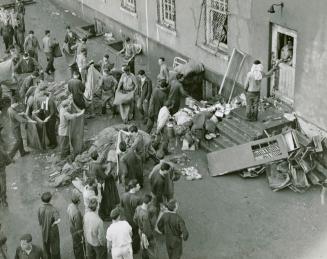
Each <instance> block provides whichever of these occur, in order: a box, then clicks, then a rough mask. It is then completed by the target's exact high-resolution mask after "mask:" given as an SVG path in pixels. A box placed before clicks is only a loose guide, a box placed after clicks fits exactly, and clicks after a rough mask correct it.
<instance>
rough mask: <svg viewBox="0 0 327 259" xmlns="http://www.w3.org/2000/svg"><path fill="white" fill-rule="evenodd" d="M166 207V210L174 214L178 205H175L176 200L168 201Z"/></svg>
mask: <svg viewBox="0 0 327 259" xmlns="http://www.w3.org/2000/svg"><path fill="white" fill-rule="evenodd" d="M166 207H167V209H168V210H169V211H174V212H176V211H177V209H178V203H177V201H176V200H170V201H169V202H168V203H167V205H166Z"/></svg>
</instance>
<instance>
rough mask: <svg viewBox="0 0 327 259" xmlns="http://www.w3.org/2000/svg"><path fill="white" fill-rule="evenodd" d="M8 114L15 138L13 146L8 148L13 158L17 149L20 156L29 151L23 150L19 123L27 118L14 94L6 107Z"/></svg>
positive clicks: (26, 120) (24, 121)
mask: <svg viewBox="0 0 327 259" xmlns="http://www.w3.org/2000/svg"><path fill="white" fill-rule="evenodd" d="M8 116H9V119H10V124H11V130H12V133H13V136H14V139H15V142H14V146H13V147H12V149H11V150H10V152H9V156H10V158H13V157H14V156H15V154H16V153H17V151H18V150H19V153H20V156H21V157H23V156H26V155H27V154H29V152H27V151H25V149H24V143H23V138H22V132H21V129H20V125H21V123H26V122H28V119H27V118H26V117H24V116H23V112H22V110H20V104H19V103H18V100H17V97H16V96H13V97H12V104H11V106H10V107H9V108H8ZM35 123H36V122H35Z"/></svg>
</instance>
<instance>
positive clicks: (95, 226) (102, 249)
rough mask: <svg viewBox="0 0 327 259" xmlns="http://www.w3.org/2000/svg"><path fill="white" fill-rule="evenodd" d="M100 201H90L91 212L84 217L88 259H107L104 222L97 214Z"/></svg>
mask: <svg viewBox="0 0 327 259" xmlns="http://www.w3.org/2000/svg"><path fill="white" fill-rule="evenodd" d="M97 207H98V201H97V199H96V198H93V199H91V200H90V203H89V209H90V210H89V211H87V212H86V213H85V215H84V235H85V240H86V257H87V258H88V259H103V258H107V249H106V241H105V234H104V227H103V221H102V220H101V218H100V217H99V215H98V214H97V213H96V210H97Z"/></svg>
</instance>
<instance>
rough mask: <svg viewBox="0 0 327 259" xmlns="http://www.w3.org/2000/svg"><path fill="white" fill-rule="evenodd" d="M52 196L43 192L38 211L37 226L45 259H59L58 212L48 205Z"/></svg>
mask: <svg viewBox="0 0 327 259" xmlns="http://www.w3.org/2000/svg"><path fill="white" fill-rule="evenodd" d="M51 199H52V195H51V193H50V192H45V193H43V194H42V195H41V200H42V202H43V203H42V204H41V206H40V208H39V211H38V219H39V224H40V226H41V229H42V240H43V250H44V253H45V255H46V256H47V258H51V259H60V237H59V228H58V224H59V223H60V221H61V220H60V217H59V212H58V210H57V209H56V208H55V207H54V206H53V205H52V204H50V201H51Z"/></svg>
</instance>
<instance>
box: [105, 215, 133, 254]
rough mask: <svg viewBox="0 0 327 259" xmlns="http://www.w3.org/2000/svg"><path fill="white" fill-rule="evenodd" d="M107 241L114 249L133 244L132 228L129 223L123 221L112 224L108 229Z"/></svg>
mask: <svg viewBox="0 0 327 259" xmlns="http://www.w3.org/2000/svg"><path fill="white" fill-rule="evenodd" d="M107 240H108V241H110V242H111V244H112V248H119V247H124V246H127V245H130V244H131V243H132V227H131V226H130V225H129V224H128V222H127V221H125V220H121V221H117V222H114V223H112V224H111V225H110V226H109V227H108V229H107Z"/></svg>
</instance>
